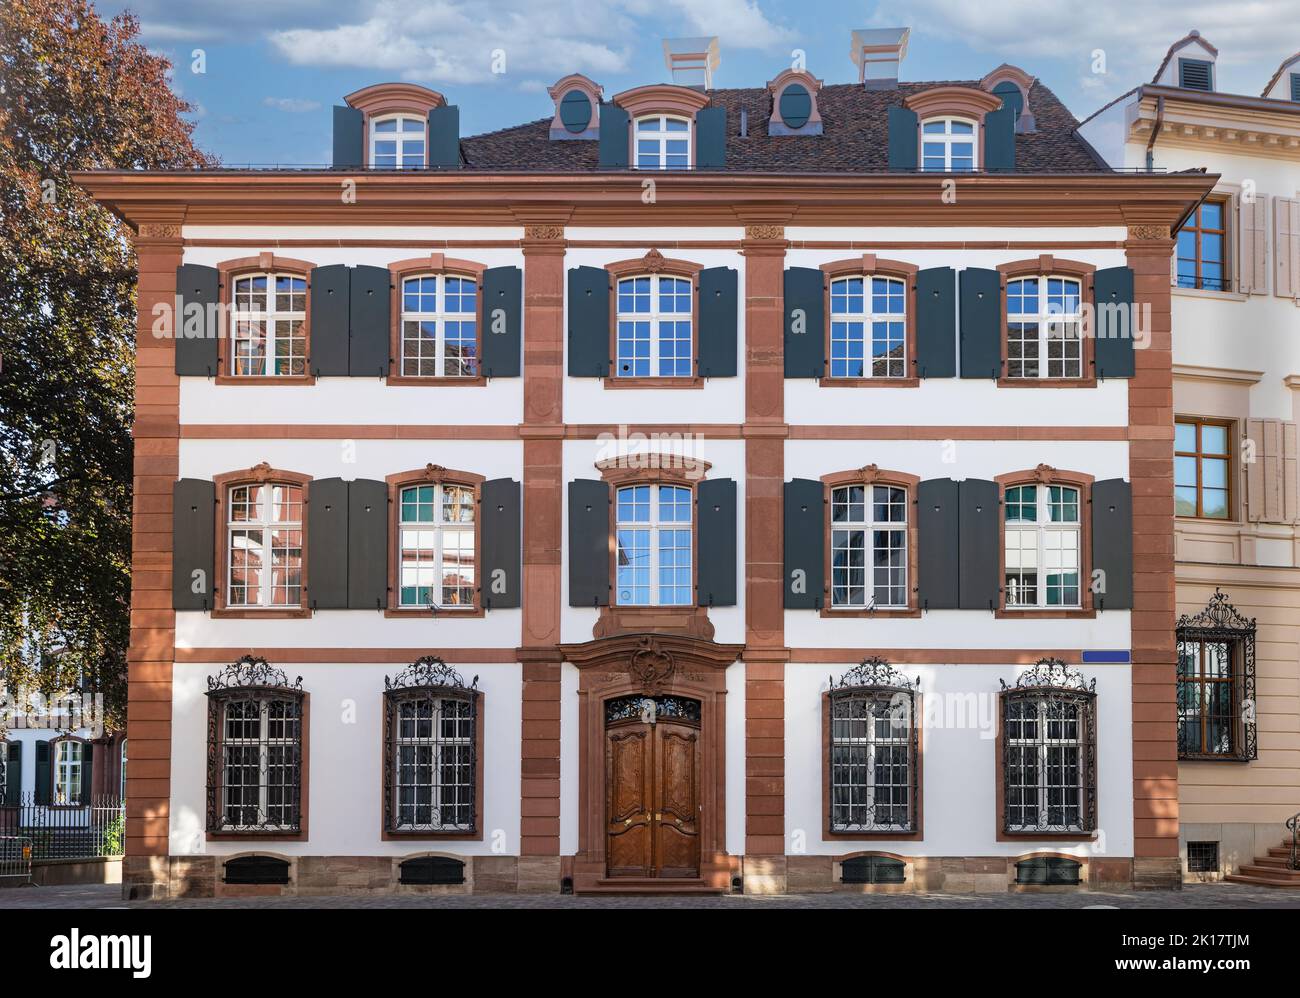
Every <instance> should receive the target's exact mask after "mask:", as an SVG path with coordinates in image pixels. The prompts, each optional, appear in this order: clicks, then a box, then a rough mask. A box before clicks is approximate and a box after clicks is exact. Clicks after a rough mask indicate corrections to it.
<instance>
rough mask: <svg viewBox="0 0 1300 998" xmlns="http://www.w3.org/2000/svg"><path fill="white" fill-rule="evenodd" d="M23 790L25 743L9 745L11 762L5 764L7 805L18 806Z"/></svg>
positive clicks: (11, 743)
mask: <svg viewBox="0 0 1300 998" xmlns="http://www.w3.org/2000/svg"><path fill="white" fill-rule="evenodd" d="M22 790H23V743H22V742H10V743H9V760H8V762H6V763H5V803H6V804H18V803H21V801H22V798H21V797H20V794H21V793H22Z"/></svg>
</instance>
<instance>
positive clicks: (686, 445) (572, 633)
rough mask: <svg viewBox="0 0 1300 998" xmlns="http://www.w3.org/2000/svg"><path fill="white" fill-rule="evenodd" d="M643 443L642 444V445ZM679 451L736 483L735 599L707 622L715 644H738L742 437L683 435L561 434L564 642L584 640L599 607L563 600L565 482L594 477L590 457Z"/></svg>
mask: <svg viewBox="0 0 1300 998" xmlns="http://www.w3.org/2000/svg"><path fill="white" fill-rule="evenodd" d="M647 448H648V450H647ZM648 452H649V453H653V452H657V453H665V454H683V455H686V456H688V457H690V458H693V459H696V460H703V461H708V462H709V463H710V464H711V465H712V468H710V470H709V473H708V477H709V479H719V478H730V479H732V480H733V481H734V482H735V483H736V572H737V576H736V605H735V606H717V607H713V608H712V609H711V610H710V611H709V620H711V621H712V622H713V626H714V630H715V633H714V637H713V639H714V640H715V641H717V642H719V643H720V644H743V643H744V641H745V586H744V564H745V540H744V539H745V444H744V441H743V440H716V439H713V440H704V439H698V438H694V437H691V438H686V439H678V440H662V441H659V442H655V443H650V444H646V445H638V444H637V443H636V442H635V441H630V440H629V441H623V440H618V439H611V440H566V441H565V442H564V465H563V467H564V482H565V494H564V504H565V505H564V519H563V536H562V538H561V546H560V551H561V552H562V559H563V563H564V570H563V571H562V572H561V582H560V587H561V593H560V603H561V617H560V634H561V640H562V641H566V642H575V641H590V640H591V629H592V627H593V626H595V623H596V620H597V619H598V618H599V616H600V612H599V611H598V610H597V609H595V608H594V607H572V606H569V572H568V552H569V512H568V502H569V495H568V483H569V482H571V481H573V480H574V479H576V478H591V479H598V478H599V477H600V472H599V471H598V470H597V469H596V466H595V465H596V461H597V460H600V459H603V458H606V457H613V456H616V455H621V454H642V453H648Z"/></svg>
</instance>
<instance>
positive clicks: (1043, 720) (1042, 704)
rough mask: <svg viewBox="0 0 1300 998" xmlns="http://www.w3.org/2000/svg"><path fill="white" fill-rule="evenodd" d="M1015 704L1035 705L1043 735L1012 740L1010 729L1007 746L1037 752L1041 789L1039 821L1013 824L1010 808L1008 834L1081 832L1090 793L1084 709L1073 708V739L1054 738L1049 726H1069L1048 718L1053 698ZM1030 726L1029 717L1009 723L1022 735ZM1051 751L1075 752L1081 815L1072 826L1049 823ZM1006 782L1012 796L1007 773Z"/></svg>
mask: <svg viewBox="0 0 1300 998" xmlns="http://www.w3.org/2000/svg"><path fill="white" fill-rule="evenodd" d="M1015 702H1018V703H1022V704H1023V703H1033V704H1035V705H1036V706H1037V708H1038V713H1037V719H1036V721H1035V722H1034V723H1035V724H1036V725H1037V727H1036V729H1035V730H1036V731H1038V732H1041V733H1042V737H1041V738H1039V737H1035V738H1024V737H1020V738H1013V737H1012V735H1011V731H1010V730H1008V731H1007V733H1006V737H1007V744H1008V746H1009V747H1010V748H1012V749H1020V750H1022V751H1023V750H1024V749H1029V748H1034V749H1036V750H1037V753H1036V755H1037V760H1036V763H1035V770H1036V775H1037V790H1038V795H1037V805H1038V807H1037V811H1038V814H1037V817H1038V822H1037V823H1036V824H1033V825H1023V824H1021V825H1013V824H1011V821H1010V809H1008V810H1007V831H1008V832H1033V831H1049V832H1081V831H1082V830H1083V825H1084V819H1085V817H1086V816H1087V810H1088V808H1087V800H1088V794H1087V787H1086V786H1085V783H1086V778H1087V774H1088V767H1087V765H1086V763H1087V759H1086V757H1085V756H1084V753H1085V752H1086V751H1088V750H1089V747H1088V744H1087V739H1086V733H1085V725H1086V724H1087V719H1086V717H1085V714H1086V711H1085V710H1084V708H1083V706H1082V705H1081V704H1073V705H1072V706H1073V707H1074V711H1075V716H1074V719H1073V724H1074V737H1073V738H1051V737H1050V733H1051V727H1050V725H1051V724H1054V723H1059V724H1064V723H1066V722H1065V721H1061V720H1057V719H1051V718H1048V716H1047V714H1048V707H1049V706H1050V704H1051V703H1052V699H1051V698H1050V697H1046V696H1044V697H1035V698H1017V700H1016V701H1015ZM1004 709H1005V708H1004ZM1027 723H1029V721H1028V719H1027V718H1019V719H1011V721H1010V724H1018V725H1020V731H1021V732H1022V734H1023V732H1024V725H1025V724H1027ZM1052 749H1060V750H1062V751H1063V752H1068V751H1071V750H1072V751H1073V752H1074V770H1075V773H1076V774H1077V775H1078V784H1077V785H1076V787H1075V789H1076V790H1077V791H1078V797H1077V798H1076V801H1075V804H1074V808H1075V810H1076V812H1077V814H1078V818H1079V820H1078V821H1076V822H1074V823H1072V824H1064V823H1062V824H1052V823H1051V822H1050V821H1049V817H1050V816H1049V814H1048V812H1049V810H1050V803H1049V801H1048V793H1049V791H1050V790H1051V789H1053V788H1051V787H1049V786H1048V784H1047V775H1048V757H1049V755H1050V752H1051V750H1052ZM1003 780H1004V783H1005V786H1004V787H1003V793H1006V794H1010V793H1011V791H1012V789H1013V787H1012V786H1011V783H1010V776H1009V774H1004V775H1003ZM1059 786H1060V787H1061V788H1064V786H1065V785H1064V784H1060V785H1059ZM1014 789H1024V787H1023V786H1017V787H1016V788H1014Z"/></svg>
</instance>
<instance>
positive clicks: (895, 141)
mask: <svg viewBox="0 0 1300 998" xmlns="http://www.w3.org/2000/svg"><path fill="white" fill-rule="evenodd" d="M920 127H921V124H920V120H919V119H918V118H917V116H916V112H915V111H909V110H908V109H907V108H905V107H891V108H890V109H889V168H890V170H895V171H901V170H915V169H916V168H917V165H918V164H917V153H918V151H919V142H920V140H919V134H920Z"/></svg>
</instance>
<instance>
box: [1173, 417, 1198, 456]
mask: <svg viewBox="0 0 1300 998" xmlns="http://www.w3.org/2000/svg"><path fill="white" fill-rule="evenodd" d="M1174 450H1176V451H1184V452H1186V453H1194V452H1195V451H1196V424H1195V423H1175V424H1174Z"/></svg>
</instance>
